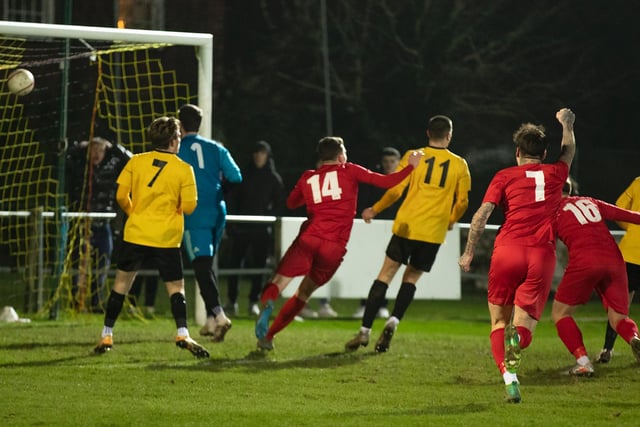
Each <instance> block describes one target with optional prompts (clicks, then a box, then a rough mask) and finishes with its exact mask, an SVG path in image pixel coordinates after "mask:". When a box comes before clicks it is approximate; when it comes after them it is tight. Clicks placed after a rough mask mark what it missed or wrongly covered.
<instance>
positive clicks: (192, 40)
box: [0, 21, 213, 138]
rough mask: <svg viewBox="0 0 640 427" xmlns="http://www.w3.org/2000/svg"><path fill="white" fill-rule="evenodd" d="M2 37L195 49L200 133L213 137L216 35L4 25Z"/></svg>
mask: <svg viewBox="0 0 640 427" xmlns="http://www.w3.org/2000/svg"><path fill="white" fill-rule="evenodd" d="M0 34H5V35H14V36H23V37H59V38H77V39H88V40H118V41H123V42H133V43H157V42H159V41H161V42H165V43H171V44H176V45H187V46H194V47H195V48H196V49H197V56H198V68H199V69H198V105H199V107H200V108H202V110H203V120H202V126H201V128H200V133H201V134H202V135H203V136H205V137H209V138H210V137H211V117H212V111H213V100H212V94H211V90H210V88H211V87H212V84H213V35H211V34H207V33H189V32H184V33H183V32H175V31H155V30H134V29H119V28H107V27H90V26H82V25H61V24H41V23H30V22H29V23H25V22H13V21H0Z"/></svg>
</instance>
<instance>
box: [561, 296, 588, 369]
mask: <svg viewBox="0 0 640 427" xmlns="http://www.w3.org/2000/svg"><path fill="white" fill-rule="evenodd" d="M576 308H577V307H576V306H575V305H569V304H565V303H562V302H560V301H558V299H557V298H556V299H555V300H554V301H553V305H552V307H551V319H552V320H553V323H554V324H555V326H556V331H557V332H558V337H559V338H560V341H562V343H563V344H564V346H565V347H566V348H567V350H569V353H571V354H572V355H573V357H575V359H576V365H575V366H574V367H573V368H571V370H570V371H569V373H570V374H571V375H576V376H586V377H590V376H592V375H593V365H592V364H591V360H589V355H588V353H587V349H586V347H585V345H584V340H583V338H582V331H580V328H579V327H578V324H577V323H576V321H575V319H574V318H573V314H574V313H575V311H576Z"/></svg>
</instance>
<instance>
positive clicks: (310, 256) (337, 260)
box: [276, 235, 347, 286]
mask: <svg viewBox="0 0 640 427" xmlns="http://www.w3.org/2000/svg"><path fill="white" fill-rule="evenodd" d="M346 253H347V248H346V247H345V245H344V244H343V243H337V242H333V241H329V240H324V239H321V238H319V237H315V236H305V235H302V236H298V237H297V238H296V240H294V241H293V243H291V246H289V249H287V252H286V253H285V254H284V256H283V257H282V259H281V260H280V263H279V264H278V267H277V268H276V273H277V274H280V275H282V276H286V277H296V276H305V275H308V276H309V278H310V279H311V280H313V281H314V282H315V283H316V284H317V285H319V286H320V285H324V284H325V283H327V282H328V281H329V280H330V279H331V278H332V277H333V275H334V274H335V273H336V270H338V267H340V264H342V260H343V259H344V256H345V254H346Z"/></svg>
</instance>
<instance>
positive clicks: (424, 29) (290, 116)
mask: <svg viewBox="0 0 640 427" xmlns="http://www.w3.org/2000/svg"><path fill="white" fill-rule="evenodd" d="M103 3H104V4H103ZM105 4H106V6H105ZM320 6H321V2H320V0H232V1H231V0H226V1H224V0H213V1H211V0H184V1H180V2H166V3H165V9H166V20H165V21H166V29H167V30H170V31H192V32H209V33H213V34H214V44H215V47H214V48H215V52H214V53H215V59H214V61H215V77H214V79H215V84H214V104H215V111H214V136H215V137H216V138H218V139H220V140H222V141H223V142H224V143H225V144H226V145H227V146H228V147H229V148H230V149H231V151H232V153H233V154H234V155H235V157H236V158H237V159H238V161H239V162H240V163H244V162H245V161H247V160H248V158H249V157H248V156H249V150H250V147H251V146H252V144H253V143H254V142H255V141H257V140H259V139H265V140H267V141H269V142H270V143H271V145H272V147H273V149H274V154H275V158H276V164H277V167H278V169H279V171H280V172H281V174H282V175H283V178H284V179H285V185H287V187H288V188H290V187H291V186H292V185H293V184H294V183H295V180H296V179H297V177H298V175H299V174H300V173H301V172H302V170H304V169H306V168H308V167H312V166H313V165H314V163H315V156H314V149H315V143H316V142H317V140H318V139H319V138H320V137H322V136H324V135H326V134H327V126H326V118H325V103H324V99H325V96H324V86H323V84H324V74H323V62H322V31H321V19H320V18H321V7H320ZM326 6H327V28H328V31H327V33H328V39H329V42H328V45H329V59H330V64H331V68H330V72H331V73H330V76H331V79H330V81H331V101H332V105H331V106H332V121H333V133H334V134H336V135H340V136H343V137H344V138H345V140H346V142H347V147H348V149H349V158H350V160H351V161H354V162H358V163H361V164H364V165H366V166H369V167H373V166H374V165H375V162H376V160H377V157H378V152H379V149H380V148H382V147H384V146H387V145H392V146H395V147H397V148H399V149H401V150H406V149H409V148H415V147H420V146H423V145H425V143H426V137H425V127H426V122H427V119H428V118H429V117H430V116H432V115H434V114H446V115H449V116H450V117H452V118H453V120H454V139H453V142H452V144H451V147H450V148H451V150H452V151H454V152H456V153H458V154H460V155H462V156H464V157H465V158H466V159H467V161H468V162H469V166H470V168H471V173H472V177H473V189H472V193H471V205H470V208H469V211H468V213H467V215H465V217H464V218H463V220H467V221H468V220H469V219H470V216H471V214H472V213H473V211H475V209H476V208H477V206H478V204H479V202H480V200H481V198H482V195H483V192H484V189H485V187H486V185H487V184H488V181H489V179H490V178H491V176H492V175H493V174H494V173H495V171H496V170H498V169H499V168H502V167H505V166H508V165H511V164H513V163H514V159H513V151H514V150H513V147H512V145H511V134H512V133H513V131H514V130H515V129H516V128H517V127H518V126H519V125H520V124H521V123H523V122H527V121H530V122H534V123H538V124H543V125H545V126H546V127H547V130H548V135H549V138H550V140H551V145H552V149H551V151H550V153H549V159H551V160H555V158H556V157H557V155H558V146H559V142H560V126H559V125H558V124H557V122H556V120H555V117H554V115H555V112H556V111H557V110H558V109H559V108H561V107H564V106H569V107H571V108H572V109H573V110H574V111H575V112H576V114H577V119H576V136H577V140H578V156H577V159H576V161H575V162H574V165H573V167H572V174H573V175H574V176H576V177H577V179H578V180H579V182H580V188H581V192H582V193H583V194H589V195H593V196H595V197H599V198H602V199H604V200H607V201H615V199H616V198H617V196H618V195H619V194H620V192H622V191H623V189H624V188H625V187H626V186H627V185H628V184H629V183H630V182H631V180H632V179H633V178H634V177H635V176H636V175H640V173H638V171H637V169H638V168H637V158H638V149H637V148H636V133H637V132H636V129H635V126H634V124H635V122H636V121H637V116H638V109H637V108H636V106H637V105H638V97H639V93H640V53H639V51H638V49H637V46H636V45H637V42H638V40H640V30H639V29H638V25H637V17H638V16H640V2H638V1H635V0H610V1H607V2H602V1H581V0H566V1H557V0H540V1H535V2H534V1H513V0H492V1H474V0H328V1H327V2H326ZM109 7H111V8H112V7H113V2H111V1H105V0H100V1H96V2H78V1H76V2H75V3H74V23H78V24H87V25H106V26H112V25H113V20H112V15H111V16H110V15H109ZM96 11H102V12H101V13H95V12H96Z"/></svg>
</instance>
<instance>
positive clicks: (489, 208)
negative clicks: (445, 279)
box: [458, 202, 496, 271]
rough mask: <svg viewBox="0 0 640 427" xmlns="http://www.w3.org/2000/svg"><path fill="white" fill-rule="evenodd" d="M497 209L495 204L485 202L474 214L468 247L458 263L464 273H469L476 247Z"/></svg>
mask: <svg viewBox="0 0 640 427" xmlns="http://www.w3.org/2000/svg"><path fill="white" fill-rule="evenodd" d="M495 207H496V205H494V204H493V203H489V202H485V203H483V204H482V205H480V208H479V209H478V210H477V211H476V213H475V214H473V218H472V219H471V227H470V228H469V236H468V237H467V245H466V246H465V248H464V252H463V254H462V256H461V257H460V260H459V261H458V265H459V266H460V268H462V270H463V271H469V269H470V267H471V261H472V260H473V253H474V251H475V249H476V245H477V244H478V241H479V240H480V237H481V236H482V233H484V228H485V226H486V225H487V221H488V220H489V216H491V213H492V212H493V209H495Z"/></svg>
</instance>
